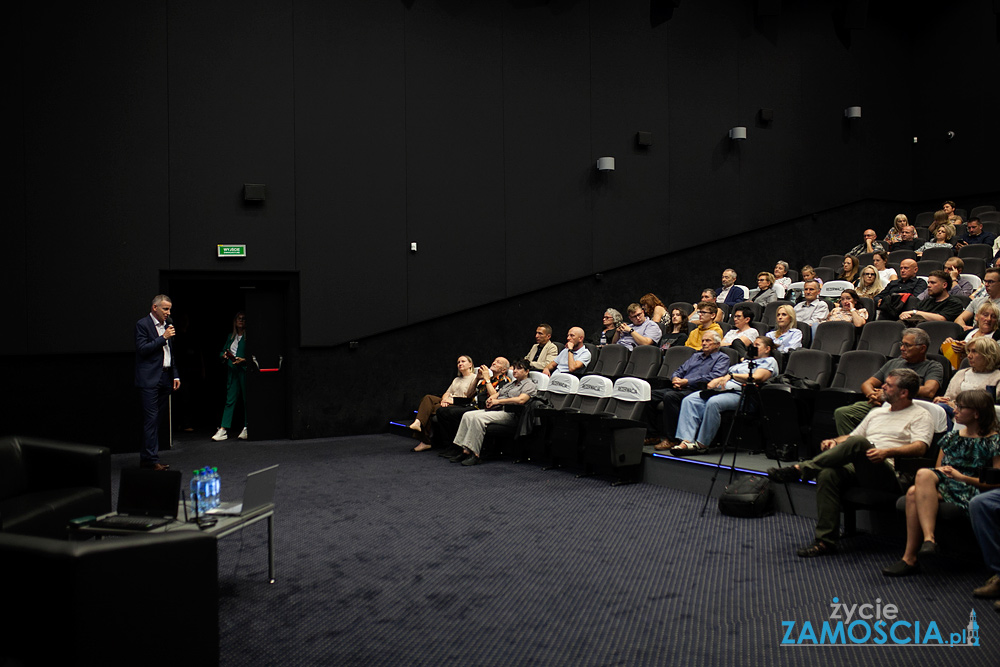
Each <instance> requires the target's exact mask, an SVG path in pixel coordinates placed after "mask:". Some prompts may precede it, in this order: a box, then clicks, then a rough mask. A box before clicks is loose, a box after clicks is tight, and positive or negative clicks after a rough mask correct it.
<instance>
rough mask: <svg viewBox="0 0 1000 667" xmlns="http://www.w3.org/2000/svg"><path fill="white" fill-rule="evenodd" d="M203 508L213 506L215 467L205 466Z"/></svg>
mask: <svg viewBox="0 0 1000 667" xmlns="http://www.w3.org/2000/svg"><path fill="white" fill-rule="evenodd" d="M205 480H206V481H205V509H206V510H210V509H212V508H213V507H215V481H216V479H215V469H214V468H205Z"/></svg>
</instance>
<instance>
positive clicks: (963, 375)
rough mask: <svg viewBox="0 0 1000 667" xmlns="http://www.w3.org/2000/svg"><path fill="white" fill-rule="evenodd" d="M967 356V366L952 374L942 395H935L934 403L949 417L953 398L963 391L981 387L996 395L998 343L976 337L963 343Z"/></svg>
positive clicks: (999, 375)
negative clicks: (939, 405)
mask: <svg viewBox="0 0 1000 667" xmlns="http://www.w3.org/2000/svg"><path fill="white" fill-rule="evenodd" d="M965 353H966V354H967V355H968V357H969V366H968V368H963V369H961V370H959V371H958V372H957V373H955V375H953V376H952V378H951V381H950V382H949V383H948V389H947V390H946V391H945V392H944V396H936V397H935V398H934V402H935V403H939V404H941V407H943V408H944V409H945V411H947V412H948V416H949V418H950V417H951V416H952V415H953V414H954V413H955V399H956V397H957V396H958V395H959V394H960V393H962V392H963V391H972V390H973V389H983V390H986V391H988V392H989V393H990V395H991V396H994V397H995V396H996V388H997V385H1000V370H997V368H1000V344H998V343H997V342H996V341H995V340H993V339H992V338H976V339H974V340H970V341H969V342H968V343H966V345H965Z"/></svg>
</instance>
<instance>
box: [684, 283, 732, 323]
mask: <svg viewBox="0 0 1000 667" xmlns="http://www.w3.org/2000/svg"><path fill="white" fill-rule="evenodd" d="M705 301H711V302H713V303H716V301H715V290H714V289H712V288H711V287H706V288H705V289H703V290H702V291H701V301H698V302H695V303H693V304H691V315H689V316H688V322H691V323H693V324H701V317H700V316H699V315H698V306H699V305H700V304H701V303H704V302H705ZM724 316H725V313H723V311H722V309H721V308H716V309H715V321H716V322H721V321H722V319H723V317H724Z"/></svg>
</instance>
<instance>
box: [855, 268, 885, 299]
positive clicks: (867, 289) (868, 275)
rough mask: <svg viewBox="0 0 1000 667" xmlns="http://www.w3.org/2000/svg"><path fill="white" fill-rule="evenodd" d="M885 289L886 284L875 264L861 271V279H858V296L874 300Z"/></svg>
mask: <svg viewBox="0 0 1000 667" xmlns="http://www.w3.org/2000/svg"><path fill="white" fill-rule="evenodd" d="M884 289H885V282H883V281H882V276H880V275H879V272H878V269H876V268H875V266H874V265H873V264H869V265H868V266H866V267H865V268H863V269H861V277H860V278H858V296H863V297H867V298H869V299H874V298H875V295H876V294H878V293H879V292H881V291H882V290H884Z"/></svg>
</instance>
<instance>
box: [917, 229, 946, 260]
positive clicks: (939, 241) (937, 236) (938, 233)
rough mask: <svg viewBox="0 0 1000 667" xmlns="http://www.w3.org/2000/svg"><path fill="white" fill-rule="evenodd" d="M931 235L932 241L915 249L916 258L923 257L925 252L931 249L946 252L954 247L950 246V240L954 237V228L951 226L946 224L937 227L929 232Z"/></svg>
mask: <svg viewBox="0 0 1000 667" xmlns="http://www.w3.org/2000/svg"><path fill="white" fill-rule="evenodd" d="M931 234H933V235H934V240H933V241H928V242H927V243H925V244H923V245H922V246H920V247H919V248H917V257H920V256H921V255H923V254H924V251H925V250H930V249H932V248H947V249H948V250H954V248H955V246H953V245H952V244H951V239H952V237H954V236H955V228H954V227H953V226H952V225H949V224H947V223H945V224H941V225H938V226H937V227H935V228H934V229H933V230H932V231H931Z"/></svg>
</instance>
